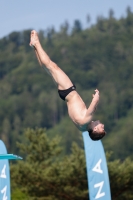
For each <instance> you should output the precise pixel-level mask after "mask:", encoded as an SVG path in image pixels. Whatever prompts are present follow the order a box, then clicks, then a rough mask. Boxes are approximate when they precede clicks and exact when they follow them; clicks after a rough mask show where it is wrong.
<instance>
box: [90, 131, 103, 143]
mask: <svg viewBox="0 0 133 200" xmlns="http://www.w3.org/2000/svg"><path fill="white" fill-rule="evenodd" d="M88 132H89V136H90V138H91V139H92V140H94V141H96V140H101V139H102V138H103V137H104V136H105V134H106V132H105V131H103V132H102V133H97V132H95V131H93V129H89V130H88Z"/></svg>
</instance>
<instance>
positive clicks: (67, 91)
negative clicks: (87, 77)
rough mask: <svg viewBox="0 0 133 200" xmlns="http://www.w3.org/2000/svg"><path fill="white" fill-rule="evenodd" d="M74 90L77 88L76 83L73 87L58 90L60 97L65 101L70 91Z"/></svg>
mask: <svg viewBox="0 0 133 200" xmlns="http://www.w3.org/2000/svg"><path fill="white" fill-rule="evenodd" d="M74 90H76V86H75V85H73V86H72V87H70V88H68V89H66V90H58V93H59V96H60V98H61V99H63V100H64V101H65V98H66V96H67V95H68V94H69V93H70V92H72V91H74Z"/></svg>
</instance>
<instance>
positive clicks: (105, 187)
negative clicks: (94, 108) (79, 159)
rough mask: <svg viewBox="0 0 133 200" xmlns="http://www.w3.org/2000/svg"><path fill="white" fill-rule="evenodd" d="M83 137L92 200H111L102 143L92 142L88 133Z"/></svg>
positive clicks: (84, 133)
mask: <svg viewBox="0 0 133 200" xmlns="http://www.w3.org/2000/svg"><path fill="white" fill-rule="evenodd" d="M82 135H83V140H84V147H85V157H86V166H87V178H88V186H89V197H90V200H95V199H98V200H111V194H110V183H109V177H108V169H107V163H106V157H105V153H104V149H103V145H102V142H101V141H100V140H99V141H93V140H91V138H90V137H89V134H88V132H87V131H85V132H83V133H82Z"/></svg>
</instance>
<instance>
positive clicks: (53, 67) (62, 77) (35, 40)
mask: <svg viewBox="0 0 133 200" xmlns="http://www.w3.org/2000/svg"><path fill="white" fill-rule="evenodd" d="M30 45H31V46H34V48H35V51H36V54H37V57H38V59H39V60H40V62H41V63H42V64H43V65H44V69H45V70H46V71H47V72H48V73H49V74H50V75H51V76H52V78H53V79H54V81H55V82H56V84H57V87H58V89H59V90H65V89H68V88H70V87H71V86H72V85H73V84H72V82H71V80H70V79H69V77H68V76H67V75H66V74H65V73H64V72H63V71H62V70H61V69H60V68H59V67H58V66H57V64H56V63H54V62H53V61H52V60H51V59H50V57H49V56H48V55H47V53H46V52H45V51H44V49H43V48H42V46H41V44H40V41H39V37H38V34H37V32H36V31H34V30H33V31H31V40H30Z"/></svg>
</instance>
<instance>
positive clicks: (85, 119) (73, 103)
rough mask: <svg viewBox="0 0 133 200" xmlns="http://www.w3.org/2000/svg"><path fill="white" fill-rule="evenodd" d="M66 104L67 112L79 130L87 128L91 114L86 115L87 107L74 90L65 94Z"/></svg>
mask: <svg viewBox="0 0 133 200" xmlns="http://www.w3.org/2000/svg"><path fill="white" fill-rule="evenodd" d="M66 102H67V106H68V114H69V116H70V118H71V119H72V121H73V123H74V124H75V125H76V127H77V128H78V129H79V130H80V131H86V130H88V126H89V122H90V121H91V120H92V115H91V114H90V115H87V108H86V105H85V103H84V102H83V100H82V98H81V97H80V95H79V94H78V93H77V92H76V91H72V92H70V93H69V94H68V95H67V96H66Z"/></svg>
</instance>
